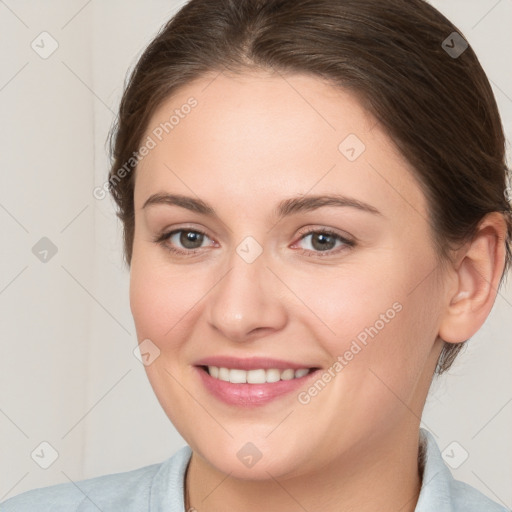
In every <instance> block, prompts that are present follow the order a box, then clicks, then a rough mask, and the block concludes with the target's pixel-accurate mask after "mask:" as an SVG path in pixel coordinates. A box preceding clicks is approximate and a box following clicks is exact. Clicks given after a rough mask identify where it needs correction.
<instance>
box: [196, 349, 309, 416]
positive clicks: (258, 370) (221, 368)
mask: <svg viewBox="0 0 512 512" xmlns="http://www.w3.org/2000/svg"><path fill="white" fill-rule="evenodd" d="M195 366H196V368H197V369H198V371H199V374H200V378H201V381H202V383H203V385H204V386H205V387H206V389H207V390H208V391H209V392H210V393H211V394H213V395H214V396H216V397H217V398H218V399H220V400H221V401H223V402H224V403H227V404H229V405H236V406H242V407H250V406H255V405H264V404H266V403H268V402H270V401H272V400H274V399H276V398H278V397H280V396H283V395H286V394H288V393H290V392H292V391H294V390H297V389H298V388H299V387H300V386H302V385H304V383H305V381H306V379H309V377H310V376H311V375H312V374H314V373H316V370H318V367H306V366H304V365H302V364H297V363H293V362H289V361H282V360H276V359H268V358H251V359H238V358H233V357H221V356H218V357H211V358H207V359H203V360H201V361H198V362H197V363H196V365H195Z"/></svg>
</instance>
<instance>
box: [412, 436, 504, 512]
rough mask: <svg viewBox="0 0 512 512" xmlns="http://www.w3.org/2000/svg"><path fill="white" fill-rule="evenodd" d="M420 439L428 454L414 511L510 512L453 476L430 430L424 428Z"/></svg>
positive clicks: (426, 454)
mask: <svg viewBox="0 0 512 512" xmlns="http://www.w3.org/2000/svg"><path fill="white" fill-rule="evenodd" d="M420 439H421V442H422V443H423V446H424V447H425V450H426V453H425V465H424V468H423V477H422V486H421V491H420V495H419V499H418V503H417V505H416V509H415V512H508V511H507V509H506V508H505V507H504V506H502V505H500V504H499V503H496V502H495V501H493V500H491V499H490V498H488V497H487V496H485V495H484V494H483V493H481V492H480V491H478V490H477V489H475V488H474V487H472V486H471V485H469V484H467V483H465V482H461V481H459V480H456V479H455V478H454V477H453V475H452V474H451V471H450V470H449V468H448V466H447V465H446V464H445V462H444V460H443V458H442V455H441V452H440V450H439V447H438V446H437V443H436V441H435V439H434V437H433V436H432V434H430V432H428V431H426V430H424V429H421V430H420Z"/></svg>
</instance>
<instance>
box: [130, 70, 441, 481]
mask: <svg viewBox="0 0 512 512" xmlns="http://www.w3.org/2000/svg"><path fill="white" fill-rule="evenodd" d="M191 98H192V99H191ZM172 116H174V117H172ZM165 123H167V125H165ZM164 127H165V128H164ZM166 132H168V133H166ZM148 136H149V137H150V138H151V141H152V142H151V141H150V139H148ZM142 142H143V143H147V144H146V145H147V148H149V154H148V155H147V156H145V157H144V159H143V160H142V162H141V163H140V164H139V166H138V168H137V174H136V183H135V211H136V213H135V238H134V245H133V258H132V262H131V286H130V302H131V309H132V313H133V316H134V319H135V324H136V330H137V336H138V340H139V342H143V341H144V340H150V341H144V343H145V345H144V349H145V350H143V352H147V353H148V354H150V355H147V356H146V358H147V366H146V371H147V374H148V377H149V380H150V382H151V385H152V387H153V389H154V391H155V393H156V396H157V398H158V400H159V402H160V403H161V405H162V407H163V409H164V410H165V412H166V413H167V415H168V417H169V418H170V420H171V421H172V422H173V423H174V425H175V426H176V428H177V429H178V431H179V432H180V433H181V434H182V436H183V437H184V438H185V440H186V441H187V442H188V443H189V444H190V446H191V447H192V449H193V450H194V451H195V452H196V453H198V454H199V455H200V456H201V458H202V459H203V460H206V461H207V463H209V464H211V465H212V466H213V467H215V468H216V469H218V470H220V471H222V472H224V473H231V475H232V476H238V477H240V478H251V479H265V478H268V475H269V473H270V474H271V475H273V476H274V477H278V476H281V475H285V474H287V475H288V476H293V475H299V474H306V473H308V472H312V471H315V469H318V468H320V467H322V466H324V465H326V464H329V463H332V462H336V461H342V460H343V461H345V462H347V463H350V464H352V465H354V464H355V462H356V461H358V463H362V462H361V461H363V460H364V456H365V455H367V454H369V453H371V451H372V450H383V452H382V453H385V450H392V449H394V446H393V444H394V442H396V441H397V440H398V439H399V438H402V437H403V436H404V435H406V434H412V435H414V431H415V430H416V434H417V428H418V424H419V421H420V419H419V418H420V416H421V411H422V408H423V405H424V400H425V396H426V393H427V391H428V387H429V384H430V380H431V376H432V372H433V370H434V367H435V363H436V360H437V357H438V355H439V353H440V349H441V343H442V342H441V340H440V339H439V338H437V333H438V327H439V323H440V317H441V314H442V311H443V307H445V306H446V301H445V300H444V297H445V295H446V293H445V291H444V290H443V285H442V280H441V279H440V277H441V269H440V267H439V266H438V262H437V259H436V256H435V252H434V247H433V244H432V241H431V237H430V230H429V225H428V223H427V217H428V213H427V205H426V201H425V197H424V195H423V193H422V192H421V190H420V188H419V186H418V184H417V183H416V181H415V180H414V179H413V178H412V176H411V173H410V170H409V168H408V164H407V162H405V161H404V159H403V158H402V157H401V156H400V155H399V154H398V152H397V150H396V149H395V147H394V145H393V142H392V140H391V139H390V138H388V136H387V135H386V134H385V132H384V130H383V129H382V127H381V126H380V125H379V124H378V123H376V121H375V119H373V118H372V117H371V116H370V115H369V114H368V113H366V112H365V111H364V110H363V109H362V107H361V106H360V104H359V103H358V101H357V100H356V99H355V98H354V96H352V95H351V94H349V93H348V92H345V91H343V90H340V89H335V88H332V87H330V86H328V85H326V84H325V83H323V82H321V81H320V80H318V79H316V78H312V77H306V76H299V75H293V76H287V77H282V76H280V75H273V76H270V75H263V74H254V75H242V76H230V77H228V76H226V75H225V74H219V75H218V76H216V78H215V75H212V76H209V77H205V78H203V79H201V80H198V81H196V82H194V83H192V84H190V85H188V86H186V87H185V88H183V89H181V90H180V92H179V93H178V94H176V95H175V96H173V97H172V98H171V99H169V100H168V101H166V102H165V103H164V104H163V105H162V106H161V107H160V108H159V109H158V110H157V112H156V113H155V115H154V116H153V117H152V119H151V121H150V123H149V125H148V128H147V131H146V134H145V136H144V138H143V141H142ZM171 196H180V197H181V199H180V201H177V200H176V198H172V197H171ZM327 196H329V198H331V199H322V198H324V197H327ZM171 232H173V233H172V234H170V233H171ZM311 232H313V233H311ZM326 232H327V233H326ZM200 233H204V235H201V234H200ZM166 234H169V236H168V237H167V238H165V236H164V235H166ZM157 240H160V241H157ZM172 250H176V251H180V252H179V253H176V252H172ZM436 338H437V340H436ZM158 351H159V352H158ZM208 366H215V367H217V368H219V367H220V368H224V369H220V370H215V369H212V370H210V371H211V373H212V375H209V374H208V373H207V371H206V368H207V367H208ZM311 369H315V370H314V371H310V373H308V374H306V375H303V374H304V373H306V370H311ZM237 370H238V371H237ZM297 370H299V371H297ZM300 370H304V371H300ZM292 376H293V377H294V378H293V379H290V377H292ZM226 379H227V380H229V381H232V382H227V381H226ZM247 379H249V381H250V382H251V383H240V381H244V380H247ZM276 379H279V381H277V382H273V381H275V380H276ZM267 381H269V382H267Z"/></svg>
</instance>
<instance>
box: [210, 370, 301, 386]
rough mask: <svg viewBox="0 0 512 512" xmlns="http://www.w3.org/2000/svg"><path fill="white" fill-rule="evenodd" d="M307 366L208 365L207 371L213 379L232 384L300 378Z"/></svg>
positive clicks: (261, 382) (263, 382) (262, 382)
mask: <svg viewBox="0 0 512 512" xmlns="http://www.w3.org/2000/svg"><path fill="white" fill-rule="evenodd" d="M309 371H310V370H309V368H300V369H299V370H293V369H292V368H287V369H286V370H279V369H277V368H270V369H268V370H264V369H258V370H248V371H246V370H240V369H238V368H222V367H218V366H208V373H209V374H210V376H212V377H213V378H215V379H219V380H223V381H225V382H231V383H233V384H244V383H249V384H265V383H266V382H277V381H279V380H291V379H300V378H301V377H304V376H305V375H307V374H308V373H309Z"/></svg>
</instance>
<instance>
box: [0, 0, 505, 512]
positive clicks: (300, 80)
mask: <svg viewBox="0 0 512 512" xmlns="http://www.w3.org/2000/svg"><path fill="white" fill-rule="evenodd" d="M112 135H113V139H112V141H113V144H112V149H113V151H112V153H113V165H112V169H111V173H110V179H109V188H110V192H111V193H112V194H113V197H114V199H115V200H116V202H117V205H118V207H119V211H118V215H119V217H120V219H121V220H122V222H123V227H124V249H125V256H126V261H127V263H128V265H129V266H130V304H131V310H132V313H133V317H134V320H135V324H136V329H137V336H138V340H139V342H140V345H141V352H143V353H144V354H145V357H146V363H145V365H146V366H145V368H146V371H147V375H148V378H149V380H150V383H151V385H152V387H153V389H154V391H155V394H156V396H157V398H158V400H159V402H160V404H161V405H162V407H163V409H164V411H165V412H166V414H167V415H168V417H169V418H170V420H171V421H172V423H173V424H174V425H175V426H176V428H177V429H178V431H179V432H180V434H181V435H182V436H183V438H184V439H185V440H186V441H187V443H188V446H186V447H184V448H183V449H182V450H180V451H179V452H178V453H176V454H175V455H174V456H173V457H171V458H170V459H168V460H167V461H165V462H163V463H162V464H155V465H152V466H147V467H144V468H140V469H137V470H134V471H130V472H126V473H119V474H115V475H105V476H101V477H97V478H94V479H89V480H84V481H82V482H78V484H79V485H78V486H75V485H74V484H60V485H58V486H52V487H47V488H43V489H38V490H34V491H29V492H27V493H24V494H22V495H20V496H17V497H14V498H12V499H11V500H8V501H7V502H5V503H4V504H3V505H2V506H3V508H2V510H6V511H11V510H13V511H14V510H16V511H17V510H47V509H50V508H49V507H50V506H51V507H53V508H51V510H67V511H68V510H80V511H82V510H98V509H99V510H105V511H106V510H123V511H127V510H133V511H135V510H137V511H143V510H144V511H145V510H173V511H175V510H176V511H180V510H197V511H200V512H203V511H205V512H207V511H208V512H209V511H221V510H222V511H226V510H244V511H253V510H266V511H273V510H280V511H292V510H307V511H317V510H322V511H323V512H329V511H331V510H332V511H335V510H336V511H337V510H358V511H363V512H364V511H366V510H375V509H376V508H378V509H379V510H383V511H387V510H389V511H391V510H392V511H398V510H400V511H403V512H408V511H411V512H412V511H436V512H439V511H444V510H446V511H448V510H454V511H466V512H467V511H475V512H476V511H478V512H482V511H503V510H505V508H504V507H502V506H501V505H499V504H498V503H495V502H493V501H491V500H490V499H488V498H486V497H485V496H484V495H482V494H481V493H480V492H478V491H477V490H476V489H474V488H472V487H470V486H469V485H467V484H463V483H461V482H457V481H455V480H454V479H453V477H452V476H451V474H450V472H449V470H448V468H447V467H446V466H445V465H444V463H443V461H442V458H441V455H440V452H439V448H438V447H437V445H436V442H435V440H434V438H433V437H432V435H430V434H429V433H428V432H427V431H425V430H422V429H420V418H421V414H422V410H423V407H424V404H425V399H426V396H427V394H428V390H429V386H430V383H431V381H432V378H433V376H434V374H436V373H437V374H440V373H442V372H443V371H445V370H447V369H448V368H449V367H450V365H451V364H452V362H453V360H454V358H455V357H456V355H457V353H458V351H459V350H460V348H461V347H462V346H463V344H464V342H466V341H467V340H468V339H469V338H471V337H472V336H473V335H474V334H475V333H476V332H477V331H478V329H479V328H480V327H481V326H482V324H483V323H484V321H485V319H486V318H487V316H488V315H489V312H490V310H491V308H492V305H493V303H494V300H495V298H496V293H497V290H498V288H499V286H500V283H501V281H502V278H503V276H504V274H505V272H506V270H507V268H508V266H509V265H510V261H511V257H512V253H511V238H512V212H511V207H510V203H509V202H508V200H507V195H506V186H507V181H506V180H507V168H506V165H505V157H504V136H503V131H502V128H501V123H500V118H499V114H498V111H497V108H496V103H495V100H494V97H493V94H492V91H491V88H490V86H489V83H488V80H487V78H486V77H485V74H484V72H483V70H482V68H481V66H480V65H479V63H478V60H477V58H476V56H475V54H474V53H473V51H472V49H471V48H470V47H469V46H468V45H467V42H466V41H465V39H464V38H463V36H462V35H461V34H460V32H459V31H458V30H457V29H456V28H455V27H454V26H453V25H452V24H451V23H450V22H449V21H448V20H446V19H445V18H444V17H443V16H442V15H441V14H440V13H439V12H437V11H436V10H435V9H434V8H432V7H431V6H429V5H428V4H427V3H425V2H424V1H422V0H384V1H382V0H379V1H377V0H357V1H355V0H352V1H351V0H315V1H312V0H293V1H292V0H237V1H235V0H192V1H191V2H189V3H188V4H186V5H185V6H184V7H183V8H182V9H181V11H180V12H179V13H178V14H177V15H176V16H175V17H174V18H173V19H172V20H170V21H169V23H167V24H166V25H165V26H164V27H163V29H162V30H161V32H160V33H159V34H158V35H157V37H156V38H155V40H154V41H152V43H151V44H150V45H149V47H148V48H147V49H146V51H145V53H144V54H143V55H142V57H141V59H140V60H139V62H138V64H137V66H136V68H135V70H134V72H133V73H132V76H131V78H130V81H129V83H128V85H127V87H126V90H125V92H124V96H123V98H122V102H121V106H120V112H119V119H118V125H117V129H116V130H115V132H114V133H113V134H112Z"/></svg>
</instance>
